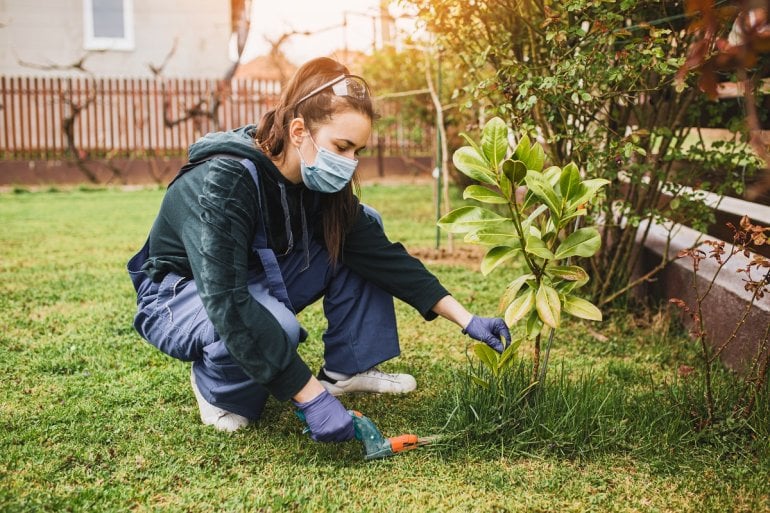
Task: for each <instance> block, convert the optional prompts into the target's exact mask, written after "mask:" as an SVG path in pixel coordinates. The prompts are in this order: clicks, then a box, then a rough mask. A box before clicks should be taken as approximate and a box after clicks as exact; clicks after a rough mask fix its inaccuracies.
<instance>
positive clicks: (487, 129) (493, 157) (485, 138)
mask: <svg viewBox="0 0 770 513" xmlns="http://www.w3.org/2000/svg"><path fill="white" fill-rule="evenodd" d="M481 150H482V151H483V152H484V156H485V157H486V159H487V161H488V162H489V164H490V167H491V168H492V169H493V170H495V171H497V169H498V167H499V166H500V163H501V162H502V161H503V160H504V159H505V154H506V153H507V152H508V127H507V126H506V125H505V122H503V120H502V119H500V118H492V119H490V120H489V121H488V122H487V124H486V125H484V128H483V129H482V131H481Z"/></svg>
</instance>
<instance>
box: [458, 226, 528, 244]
mask: <svg viewBox="0 0 770 513" xmlns="http://www.w3.org/2000/svg"><path fill="white" fill-rule="evenodd" d="M465 242H468V243H470V244H479V245H481V246H508V247H509V248H516V249H521V241H520V240H519V236H518V234H517V233H516V229H515V227H514V226H513V223H512V222H509V223H498V224H495V225H493V226H490V227H486V228H482V229H480V230H478V231H476V232H470V233H467V234H466V235H465Z"/></svg>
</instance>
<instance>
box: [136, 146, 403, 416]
mask: <svg viewBox="0 0 770 513" xmlns="http://www.w3.org/2000/svg"><path fill="white" fill-rule="evenodd" d="M226 158H234V157H226ZM234 159H235V160H238V159H236V158H234ZM202 162H203V161H201V162H195V163H189V164H187V165H186V166H184V167H183V168H182V169H181V170H180V172H179V174H178V175H177V177H176V178H175V179H174V181H176V179H178V178H179V177H180V176H181V175H182V174H184V173H185V172H186V171H189V170H190V169H192V168H194V167H195V166H196V165H199V164H201V163H202ZM239 162H240V164H241V165H242V166H243V167H244V168H246V169H247V170H248V171H249V173H250V174H251V177H252V179H253V180H254V183H255V185H256V186H257V197H260V194H259V189H260V180H259V175H258V173H257V170H256V167H255V166H254V163H253V162H251V161H250V160H249V159H243V160H239ZM174 181H172V182H171V184H170V185H169V187H171V185H173V183H174ZM259 211H260V213H261V212H262V205H259ZM364 211H365V213H366V215H369V216H372V217H374V218H375V219H377V221H378V223H379V224H380V225H382V219H381V218H380V216H379V214H378V213H377V212H376V211H374V210H373V209H371V208H370V207H367V206H364ZM303 239H304V242H303V244H304V245H307V248H302V251H300V250H299V248H295V249H293V250H292V251H290V252H289V253H288V254H286V255H282V256H280V257H279V258H276V255H275V253H274V252H273V250H272V249H270V248H268V242H267V234H266V231H265V226H264V217H263V216H261V215H260V219H259V221H258V222H257V233H256V235H255V237H254V241H253V244H252V250H253V251H254V252H255V253H256V254H257V256H258V257H259V260H260V261H261V263H262V267H263V269H264V272H259V273H257V272H256V271H254V272H252V273H251V277H250V279H249V282H248V289H249V292H250V294H251V295H252V297H254V299H255V300H256V301H258V302H259V303H260V304H262V306H264V307H265V308H266V309H267V310H268V311H269V312H270V313H271V314H272V315H273V316H274V317H275V318H276V320H277V321H278V322H279V323H280V324H281V326H282V327H283V329H284V331H285V332H286V334H287V336H288V338H289V340H290V341H291V343H292V344H293V345H294V346H295V348H296V347H297V346H298V345H299V343H300V342H301V341H302V340H304V338H305V337H306V336H307V332H306V331H305V330H304V329H303V328H302V327H301V326H300V324H299V322H298V321H297V318H296V315H295V313H298V312H300V311H302V310H303V309H304V308H305V307H306V306H308V305H310V304H312V303H314V302H315V301H316V300H317V299H319V298H321V297H323V309H324V315H325V317H326V319H327V322H328V327H327V329H326V331H325V332H324V334H323V342H324V361H325V366H326V368H327V369H329V370H332V371H336V372H342V373H345V374H356V373H358V372H363V371H365V370H368V369H370V368H371V367H373V366H375V365H377V364H379V363H381V362H384V361H386V360H389V359H391V358H394V357H396V356H398V355H399V353H400V351H399V343H398V334H397V331H396V316H395V311H394V308H393V297H392V296H391V295H390V294H388V293H386V292H385V291H383V290H382V289H380V288H378V287H377V286H375V285H373V284H371V283H369V282H367V281H366V280H364V279H363V278H361V277H360V276H358V275H357V274H355V273H354V272H353V271H351V270H350V269H348V268H347V267H345V266H341V265H338V266H337V267H336V268H332V267H331V265H330V264H329V257H328V253H327V251H326V248H325V247H324V246H323V245H321V244H319V243H318V242H316V241H315V240H314V239H313V238H312V237H303ZM305 249H306V251H305ZM148 257H149V239H148V241H147V242H146V243H145V245H144V247H143V248H142V249H141V250H140V251H139V252H138V253H137V254H136V255H134V256H133V258H131V260H129V262H128V265H127V268H128V273H129V276H130V277H131V280H132V282H133V284H134V288H135V289H136V292H137V313H136V316H135V317H134V328H136V330H137V331H138V332H139V334H140V335H141V336H142V337H143V338H144V339H145V340H147V341H148V342H149V343H150V344H152V345H154V346H155V347H157V348H158V349H160V350H161V351H163V352H164V353H166V354H168V355H170V356H172V357H174V358H177V359H180V360H184V361H192V362H193V370H192V371H193V373H194V374H195V381H196V383H197V385H198V388H199V389H200V392H201V394H202V395H203V397H204V398H205V399H206V400H207V401H208V402H209V403H211V404H213V405H215V406H218V407H219V408H222V409H224V410H227V411H230V412H233V413H237V414H238V415H242V416H244V417H247V418H249V419H252V420H256V419H258V418H259V416H260V415H261V413H262V410H263V409H264V407H265V402H266V401H267V397H268V395H269V393H268V391H267V389H265V388H264V387H262V386H261V385H259V384H258V383H256V382H255V381H254V380H253V379H251V378H250V377H249V376H248V375H246V373H245V372H244V371H243V369H242V368H241V367H240V365H239V364H238V363H237V362H236V361H235V360H234V359H233V358H232V357H231V356H230V353H229V352H228V351H227V348H226V347H225V344H224V342H223V341H222V340H221V339H220V338H219V336H218V335H217V333H216V330H215V329H214V326H213V324H212V323H211V321H210V320H209V318H208V315H207V314H206V311H205V309H204V307H203V303H202V302H201V299H200V296H199V295H198V291H197V287H196V284H195V281H194V280H192V279H190V278H185V277H182V276H180V275H177V274H175V273H168V274H167V275H166V276H165V277H164V278H163V280H162V281H161V282H160V283H155V282H153V281H152V280H150V278H149V277H148V276H147V275H146V274H145V273H144V272H142V271H141V267H142V264H144V262H145V261H146V260H147V258H148Z"/></svg>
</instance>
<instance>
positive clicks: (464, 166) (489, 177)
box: [452, 146, 497, 185]
mask: <svg viewBox="0 0 770 513" xmlns="http://www.w3.org/2000/svg"><path fill="white" fill-rule="evenodd" d="M452 162H453V163H454V165H455V167H456V168H457V169H458V170H459V171H460V172H461V173H463V174H464V175H465V176H467V177H468V178H472V179H473V180H476V181H477V182H484V183H488V184H490V185H497V181H496V180H495V175H496V173H494V172H493V171H491V170H490V169H489V164H488V163H487V161H486V160H485V158H484V156H483V155H481V154H480V153H479V152H478V151H476V149H474V148H472V147H470V146H463V147H462V148H460V149H458V150H457V151H455V153H454V155H452Z"/></svg>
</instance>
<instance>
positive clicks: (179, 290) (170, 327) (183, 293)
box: [134, 273, 219, 361]
mask: <svg viewBox="0 0 770 513" xmlns="http://www.w3.org/2000/svg"><path fill="white" fill-rule="evenodd" d="M151 290H152V289H151ZM134 327H135V328H136V330H137V331H138V332H139V334H140V335H141V336H142V337H143V338H144V339H145V340H147V341H148V342H149V343H150V344H152V345H154V346H155V347H157V348H158V349H160V350H161V351H163V352H164V353H166V354H167V355H169V356H172V357H174V358H177V359H179V360H184V361H195V360H199V359H200V358H201V354H202V349H203V347H204V346H206V345H208V344H211V343H213V342H215V341H217V340H218V339H219V336H218V335H217V333H216V330H215V329H214V326H213V325H212V324H211V321H210V320H209V318H208V315H207V314H206V310H205V309H204V308H203V303H202V302H201V300H200V296H199V295H198V289H197V287H196V286H195V282H194V281H193V280H191V279H189V278H184V277H182V276H180V275H178V274H175V273H169V274H167V275H166V276H165V277H164V278H163V281H162V282H161V283H160V286H159V287H158V288H157V293H156V294H154V297H153V294H148V295H146V296H145V297H143V298H141V299H140V301H139V308H138V311H137V313H136V316H135V317H134Z"/></svg>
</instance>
